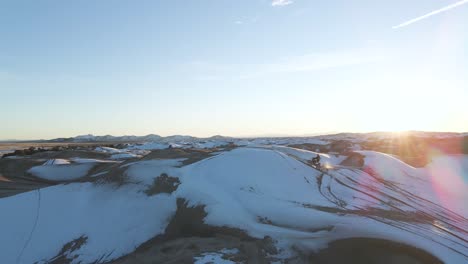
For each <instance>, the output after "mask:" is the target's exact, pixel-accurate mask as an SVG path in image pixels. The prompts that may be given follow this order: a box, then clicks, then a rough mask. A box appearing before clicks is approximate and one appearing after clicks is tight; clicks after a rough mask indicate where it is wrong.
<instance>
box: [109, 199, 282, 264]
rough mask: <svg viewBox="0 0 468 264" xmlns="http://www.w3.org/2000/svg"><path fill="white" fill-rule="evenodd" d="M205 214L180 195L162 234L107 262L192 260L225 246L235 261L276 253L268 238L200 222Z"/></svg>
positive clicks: (267, 260) (263, 258)
mask: <svg viewBox="0 0 468 264" xmlns="http://www.w3.org/2000/svg"><path fill="white" fill-rule="evenodd" d="M206 215H207V213H206V212H205V210H204V206H202V205H200V206H195V207H189V206H188V204H187V202H186V201H185V200H184V199H180V198H179V199H177V211H176V214H175V215H174V217H173V218H172V220H171V222H170V223H169V225H168V226H167V227H166V230H165V233H164V235H160V236H156V237H154V238H153V239H151V240H149V241H147V242H145V243H143V244H142V245H141V246H139V247H138V248H137V249H136V250H135V251H134V252H133V253H131V254H129V255H127V256H124V257H122V258H120V259H117V260H114V261H112V262H110V263H113V264H130V263H148V264H149V263H193V259H194V257H197V256H201V255H202V254H203V253H207V252H219V251H221V250H222V249H226V248H227V249H232V248H236V249H238V250H239V252H238V253H236V254H232V255H230V256H229V259H230V260H232V261H235V262H244V263H271V261H273V260H274V259H273V258H271V257H269V256H268V254H275V253H277V251H276V247H275V246H274V241H273V240H272V239H271V238H270V237H265V238H263V239H256V238H252V237H250V236H249V235H248V234H247V233H245V232H244V231H242V230H240V229H236V228H229V227H214V226H209V225H207V224H205V223H204V222H203V219H204V218H205V217H206Z"/></svg>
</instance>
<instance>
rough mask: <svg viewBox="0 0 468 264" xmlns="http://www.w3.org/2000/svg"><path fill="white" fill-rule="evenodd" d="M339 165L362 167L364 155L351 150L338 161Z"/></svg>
mask: <svg viewBox="0 0 468 264" xmlns="http://www.w3.org/2000/svg"><path fill="white" fill-rule="evenodd" d="M340 165H342V166H349V167H356V168H362V167H364V155H362V154H360V153H357V152H352V153H350V154H349V155H348V157H347V158H346V159H345V160H343V161H342V162H341V163H340Z"/></svg>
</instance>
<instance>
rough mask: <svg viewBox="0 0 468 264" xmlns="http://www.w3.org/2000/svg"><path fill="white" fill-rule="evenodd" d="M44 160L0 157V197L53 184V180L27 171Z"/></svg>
mask: <svg viewBox="0 0 468 264" xmlns="http://www.w3.org/2000/svg"><path fill="white" fill-rule="evenodd" d="M43 162H44V161H38V160H36V159H29V158H22V159H10V158H7V159H0V178H1V179H0V198H2V197H8V196H12V195H16V194H19V193H22V192H28V191H32V190H36V189H39V188H43V187H47V186H51V185H54V184H55V183H54V182H51V181H47V180H43V179H40V178H37V177H34V176H32V175H30V174H29V173H28V172H27V171H28V170H29V169H30V168H32V167H34V166H37V165H41V164H42V163H43Z"/></svg>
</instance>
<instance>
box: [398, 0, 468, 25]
mask: <svg viewBox="0 0 468 264" xmlns="http://www.w3.org/2000/svg"><path fill="white" fill-rule="evenodd" d="M463 4H468V0H462V1H458V2H456V3H454V4H451V5H448V6H446V7H443V8H441V9H437V10H435V11H432V12H430V13H427V14H425V15H423V16H420V17H417V18H414V19H411V20H408V21H406V22H403V23H401V24H399V25H396V26H394V27H392V28H393V29H398V28H402V27H406V26H408V25H411V24H413V23H415V22H418V21H420V20H423V19H426V18H428V17H431V16H434V15H437V14H439V13H442V12H446V11H448V10H450V9H453V8H455V7H458V6H461V5H463Z"/></svg>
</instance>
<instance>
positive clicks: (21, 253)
mask: <svg viewBox="0 0 468 264" xmlns="http://www.w3.org/2000/svg"><path fill="white" fill-rule="evenodd" d="M40 209H41V189H37V209H36V219H35V220H34V224H33V227H32V229H31V232H30V233H29V237H28V239H27V240H26V243H25V244H24V246H23V248H22V249H21V252H20V254H19V255H18V257H17V258H16V263H20V261H21V257H23V254H24V250H25V249H26V248H27V247H28V245H29V242H31V239H32V236H33V234H34V231H35V230H36V227H37V222H38V220H39V211H40Z"/></svg>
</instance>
